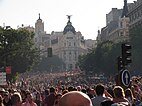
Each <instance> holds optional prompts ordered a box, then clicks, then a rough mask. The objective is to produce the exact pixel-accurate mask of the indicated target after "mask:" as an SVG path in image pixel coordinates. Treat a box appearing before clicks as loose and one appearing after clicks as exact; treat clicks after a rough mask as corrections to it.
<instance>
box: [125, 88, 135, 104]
mask: <svg viewBox="0 0 142 106" xmlns="http://www.w3.org/2000/svg"><path fill="white" fill-rule="evenodd" d="M125 98H127V99H128V101H129V103H130V106H135V104H134V95H133V93H132V90H131V89H130V88H127V89H126V90H125Z"/></svg>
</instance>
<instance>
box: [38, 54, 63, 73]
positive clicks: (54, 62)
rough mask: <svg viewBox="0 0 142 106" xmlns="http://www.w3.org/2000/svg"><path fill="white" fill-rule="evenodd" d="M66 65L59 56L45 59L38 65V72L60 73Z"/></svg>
mask: <svg viewBox="0 0 142 106" xmlns="http://www.w3.org/2000/svg"><path fill="white" fill-rule="evenodd" d="M64 66H65V63H64V62H63V61H62V60H61V59H60V58H59V57H57V56H52V57H43V58H42V60H41V61H40V62H39V64H38V65H36V69H37V70H38V71H47V72H51V71H56V72H57V71H59V70H62V69H63V68H64Z"/></svg>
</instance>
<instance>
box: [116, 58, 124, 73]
mask: <svg viewBox="0 0 142 106" xmlns="http://www.w3.org/2000/svg"><path fill="white" fill-rule="evenodd" d="M117 67H118V71H120V70H122V69H123V61H122V57H120V56H119V57H117Z"/></svg>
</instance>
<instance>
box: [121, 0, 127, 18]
mask: <svg viewBox="0 0 142 106" xmlns="http://www.w3.org/2000/svg"><path fill="white" fill-rule="evenodd" d="M127 14H128V6H127V0H124V6H123V12H122V16H121V18H123V17H127Z"/></svg>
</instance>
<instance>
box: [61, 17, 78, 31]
mask: <svg viewBox="0 0 142 106" xmlns="http://www.w3.org/2000/svg"><path fill="white" fill-rule="evenodd" d="M69 31H70V32H72V33H74V34H75V33H76V31H75V28H74V27H73V26H72V23H71V22H70V18H69V20H68V22H67V25H66V26H65V28H64V31H63V34H66V33H67V32H69Z"/></svg>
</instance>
